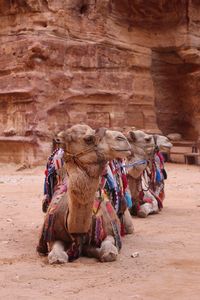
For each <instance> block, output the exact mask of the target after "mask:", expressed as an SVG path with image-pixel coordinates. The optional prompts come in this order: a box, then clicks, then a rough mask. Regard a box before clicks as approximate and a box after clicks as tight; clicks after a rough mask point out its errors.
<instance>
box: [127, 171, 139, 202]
mask: <svg viewBox="0 0 200 300" xmlns="http://www.w3.org/2000/svg"><path fill="white" fill-rule="evenodd" d="M139 180H140V179H139V178H137V179H136V178H133V177H131V176H130V175H128V184H129V189H130V192H131V197H132V198H133V200H137V199H138V194H139V192H138V190H139V186H138V184H139Z"/></svg>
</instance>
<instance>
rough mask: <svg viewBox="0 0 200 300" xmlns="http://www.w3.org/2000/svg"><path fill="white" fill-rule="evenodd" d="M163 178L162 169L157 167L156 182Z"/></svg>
mask: <svg viewBox="0 0 200 300" xmlns="http://www.w3.org/2000/svg"><path fill="white" fill-rule="evenodd" d="M161 180H162V177H161V174H160V171H159V170H158V169H157V170H156V182H161Z"/></svg>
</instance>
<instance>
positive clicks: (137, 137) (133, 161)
mask: <svg viewBox="0 0 200 300" xmlns="http://www.w3.org/2000/svg"><path fill="white" fill-rule="evenodd" d="M126 136H127V138H128V141H129V143H130V145H131V155H130V156H129V157H128V164H129V166H130V167H129V168H128V174H129V175H130V176H131V177H133V178H138V177H139V176H140V175H141V174H142V173H143V171H144V169H145V168H146V166H147V161H146V160H147V159H148V158H149V156H150V155H151V153H152V152H153V149H154V140H153V136H152V135H149V134H146V133H145V132H143V131H141V130H130V131H128V132H127V134H126ZM137 163H138V164H137Z"/></svg>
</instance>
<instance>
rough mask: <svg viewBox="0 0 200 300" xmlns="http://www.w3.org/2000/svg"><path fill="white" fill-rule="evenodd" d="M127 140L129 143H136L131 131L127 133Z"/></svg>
mask: <svg viewBox="0 0 200 300" xmlns="http://www.w3.org/2000/svg"><path fill="white" fill-rule="evenodd" d="M127 139H128V141H129V142H136V136H135V133H134V132H133V131H129V133H128V136H127Z"/></svg>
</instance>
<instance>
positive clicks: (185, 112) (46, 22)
mask: <svg viewBox="0 0 200 300" xmlns="http://www.w3.org/2000/svg"><path fill="white" fill-rule="evenodd" d="M199 29H200V3H199V1H198V0H196V1H195V0H187V1H186V0H171V1H168V0H162V1H161V0H160V1H158V0H149V1H148V5H147V1H145V0H132V1H130V0H1V1H0V38H1V44H0V157H1V158H0V160H1V161H8V162H9V161H15V162H28V163H31V164H33V163H40V162H43V161H44V158H46V156H47V155H48V154H49V151H50V149H49V141H50V139H51V137H52V135H53V134H54V133H55V132H57V131H58V130H63V129H65V128H67V127H68V126H70V125H72V124H74V123H79V122H86V123H87V124H89V125H91V126H93V127H98V126H107V127H123V126H136V127H139V128H145V129H149V130H151V131H158V130H161V131H163V132H164V133H169V132H173V131H179V132H181V133H184V135H185V136H186V137H191V138H194V137H196V136H197V134H198V133H200V101H199V90H200V85H199V80H198V78H199V76H200V69H199V65H200V51H199V50H200V30H199ZM186 127H187V128H186ZM186 129H187V130H186Z"/></svg>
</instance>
